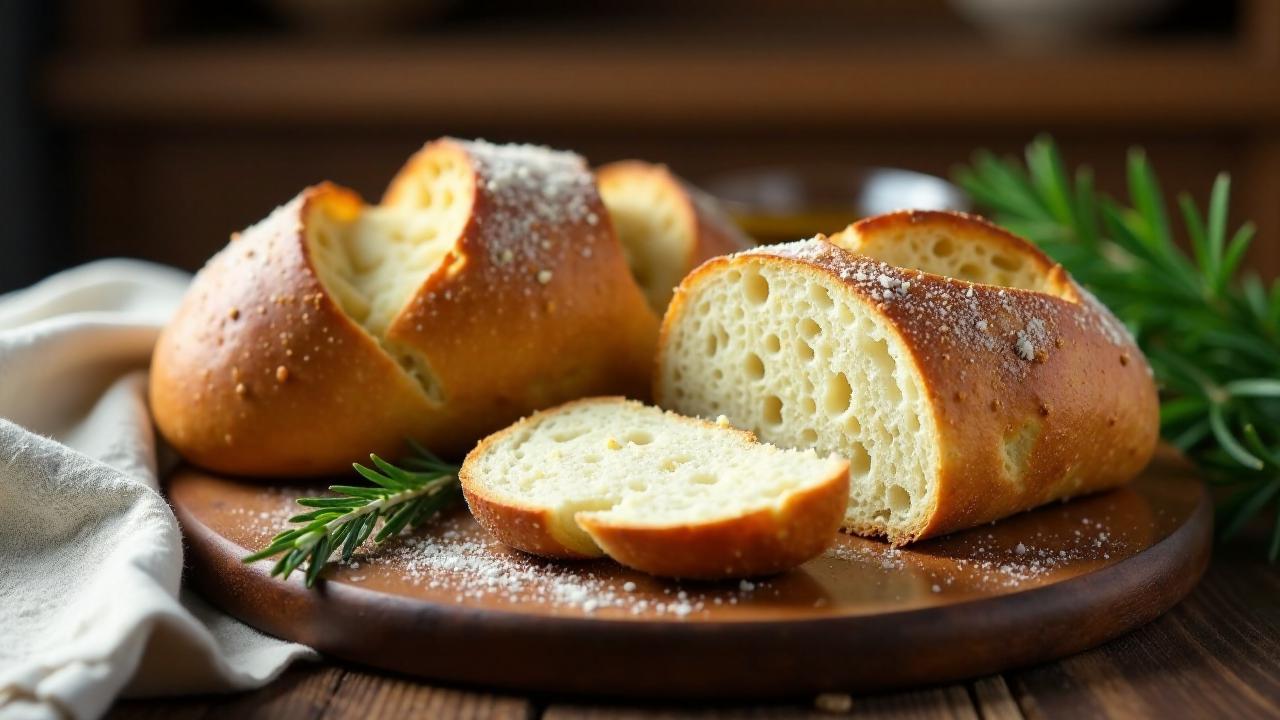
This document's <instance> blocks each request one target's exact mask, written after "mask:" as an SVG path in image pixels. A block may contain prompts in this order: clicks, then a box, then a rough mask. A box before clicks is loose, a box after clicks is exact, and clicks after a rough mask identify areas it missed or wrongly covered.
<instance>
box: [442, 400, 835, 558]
mask: <svg viewBox="0 0 1280 720" xmlns="http://www.w3.org/2000/svg"><path fill="white" fill-rule="evenodd" d="M622 402H626V401H625V400H624V399H623V398H619V397H602V398H585V399H582V400H575V401H572V402H568V403H565V404H563V405H560V406H558V407H555V408H551V409H548V410H544V411H541V412H538V413H535V414H534V415H532V416H530V417H528V418H525V419H523V420H521V421H520V422H517V423H515V424H513V425H511V426H510V427H508V428H505V429H503V430H500V431H498V432H497V433H494V434H493V435H490V436H489V437H487V438H485V439H484V440H482V441H481V442H480V443H479V444H478V445H477V446H476V447H475V449H474V450H472V451H471V452H470V453H468V455H467V459H466V461H464V462H463V465H462V470H461V471H460V472H459V474H458V477H459V479H460V481H461V483H462V491H463V495H464V496H465V497H466V500H467V505H468V506H469V507H470V508H471V513H472V515H474V516H475V518H476V520H477V521H478V522H479V523H480V524H481V525H482V526H483V527H484V528H485V529H486V530H488V531H489V533H490V534H492V535H493V536H494V537H495V538H497V539H498V540H499V541H500V542H502V543H503V544H505V545H508V546H510V547H514V548H516V549H518V550H522V551H524V552H528V553H532V554H534V555H540V556H543V557H550V558H560V559H575V558H588V557H599V556H600V555H601V554H607V555H608V556H610V557H612V558H613V559H614V560H616V561H618V562H619V563H622V564H623V565H626V566H628V567H632V568H635V569H637V570H640V571H642V572H647V573H650V574H652V575H660V576H664V577H682V578H699V579H713V578H727V577H751V576H755V575H765V574H769V573H776V572H781V571H783V570H786V569H789V568H792V567H795V566H797V565H799V564H801V563H803V562H805V561H806V560H809V559H810V558H813V557H814V556H816V555H818V554H820V553H821V552H822V551H823V550H825V549H826V547H827V546H828V545H829V544H830V543H831V541H832V539H833V538H834V536H835V533H836V532H837V531H838V530H839V528H840V521H841V519H842V517H843V514H844V506H845V498H846V497H847V496H848V494H849V471H848V470H849V465H848V463H847V462H842V463H841V464H840V466H839V469H838V471H837V472H835V473H833V474H832V476H831V477H830V478H828V479H827V480H826V481H825V482H823V483H822V484H820V485H816V486H814V487H812V488H809V489H808V490H805V491H802V492H797V493H794V494H792V495H791V496H790V497H788V498H787V501H786V502H785V503H784V504H783V505H782V507H780V508H778V509H776V510H772V511H770V510H760V511H756V512H752V513H749V514H746V515H743V516H740V517H736V518H728V519H723V520H718V521H714V522H707V523H692V524H678V525H671V526H665V527H658V526H634V525H627V524H624V523H616V522H615V523H611V522H608V521H607V520H606V519H605V518H604V517H602V516H601V515H600V514H599V513H593V512H579V513H577V514H576V515H575V516H574V520H573V521H574V522H576V523H577V524H578V525H579V526H580V527H581V528H582V529H583V530H584V531H585V532H586V533H587V534H588V535H590V537H591V540H592V541H594V543H595V544H596V546H597V547H596V548H595V549H590V548H586V547H582V546H581V545H577V546H574V544H573V541H572V540H571V539H569V538H565V537H563V535H562V534H561V533H558V532H557V531H556V524H555V522H554V518H553V517H552V513H550V512H549V511H548V510H546V509H544V508H536V507H530V506H525V505H520V504H518V503H515V502H511V501H509V500H504V499H498V498H495V497H493V496H491V495H490V494H488V493H486V492H485V489H484V484H483V481H482V480H481V479H480V478H477V477H476V476H475V474H474V464H475V462H477V461H478V459H479V458H480V457H482V456H483V455H484V454H485V453H487V452H488V451H489V449H490V448H491V447H493V446H494V445H495V444H497V443H499V442H502V441H503V440H504V439H505V438H506V437H507V436H508V435H511V434H513V433H517V432H519V431H520V430H522V429H523V428H525V427H527V426H528V425H531V424H535V423H537V422H539V421H540V419H541V418H542V417H544V416H545V415H548V414H553V413H558V412H562V411H564V410H567V409H570V408H572V407H575V406H578V405H582V404H599V403H622ZM669 415H671V416H672V417H675V418H678V419H679V420H681V421H683V422H688V423H692V424H698V425H704V426H713V423H708V422H706V421H704V420H699V419H697V418H688V417H684V416H680V415H675V414H674V413H669ZM716 427H719V426H716ZM723 429H724V430H726V431H732V432H736V433H738V434H739V435H741V436H742V437H743V439H745V440H747V441H749V442H757V440H756V437H755V435H753V434H752V433H750V432H748V431H745V430H740V429H737V428H723Z"/></svg>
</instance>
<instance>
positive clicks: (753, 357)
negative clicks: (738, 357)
mask: <svg viewBox="0 0 1280 720" xmlns="http://www.w3.org/2000/svg"><path fill="white" fill-rule="evenodd" d="M743 365H744V367H746V370H747V377H749V378H751V379H752V380H759V379H760V378H763V377H764V361H763V360H761V359H760V356H759V355H757V354H755V353H747V359H746V361H745V362H743Z"/></svg>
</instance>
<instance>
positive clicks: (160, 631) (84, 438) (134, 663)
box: [0, 260, 315, 718]
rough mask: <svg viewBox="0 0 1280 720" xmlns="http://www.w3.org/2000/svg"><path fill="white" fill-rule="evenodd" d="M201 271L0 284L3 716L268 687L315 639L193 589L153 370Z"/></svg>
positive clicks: (63, 713) (115, 263) (126, 272)
mask: <svg viewBox="0 0 1280 720" xmlns="http://www.w3.org/2000/svg"><path fill="white" fill-rule="evenodd" d="M189 280H190V278H189V277H188V276H187V275H185V274H183V273H180V272H178V271H176V270H171V269H168V268H164V267H161V266H158V265H151V264H148V263H143V262H137V261H130V260H106V261H101V262H96V263H92V264H89V265H85V266H82V267H79V268H76V269H73V270H69V271H67V272H64V273H61V274H59V275H55V276H53V277H51V278H49V279H47V280H45V281H43V282H41V283H39V284H37V285H35V286H33V287H31V288H28V289H25V290H20V291H17V292H14V293H11V294H8V295H5V296H2V297H0V718H10V717H14V718H27V717H31V718H44V717H49V718H62V717H68V716H69V717H74V718H95V717H99V716H101V715H102V714H103V713H105V712H106V711H107V709H108V708H109V707H110V705H111V703H112V701H113V700H114V699H115V697H116V696H117V695H119V694H121V693H122V692H123V693H124V694H128V695H160V694H181V693H195V692H214V691H226V690H233V689H243V688H251V687H258V686H261V685H264V684H266V683H267V682H270V681H271V680H272V679H274V678H275V677H276V676H277V675H278V674H279V673H280V672H281V671H282V670H283V669H284V668H285V666H287V665H288V664H289V663H290V662H292V661H293V660H295V659H298V658H303V657H314V656H315V653H314V651H312V650H310V649H309V648H306V647H304V646H302V645H297V644H294V643H288V642H284V641H281V640H277V639H275V638H271V637H268V636H266V635H263V634H261V633H259V632H257V631H255V630H253V629H252V628H249V627H248V626H246V625H244V624H242V623H240V622H238V621H236V620H233V619H231V618H230V617H228V616H226V615H224V614H222V613H221V612H219V611H217V610H215V609H213V608H211V607H209V606H207V605H205V604H204V603H203V602H201V601H200V600H199V598H197V597H195V596H192V595H189V594H187V593H182V592H181V591H180V580H181V576H182V538H181V535H180V532H179V528H178V523H177V521H176V520H175V519H174V516H173V513H172V512H171V511H170V509H169V506H168V504H166V503H165V501H164V498H162V497H161V496H160V493H159V482H158V479H157V478H158V472H160V471H161V470H163V468H161V467H158V466H159V465H160V461H158V460H157V457H156V450H157V447H156V440H155V434H154V431H153V430H152V425H151V418H150V415H149V414H148V411H147V403H146V386H147V383H146V369H147V364H148V362H149V360H150V357H151V347H152V345H153V344H154V343H155V340H156V336H157V335H158V333H159V330H160V327H161V326H162V325H163V324H164V323H165V321H166V320H168V318H169V316H170V315H171V314H172V313H173V311H174V310H175V309H176V307H177V304H178V301H179V299H180V298H181V297H182V293H183V291H184V290H185V289H186V286H187V283H188V282H189ZM166 464H167V463H166Z"/></svg>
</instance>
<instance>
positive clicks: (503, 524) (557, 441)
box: [460, 398, 848, 578]
mask: <svg viewBox="0 0 1280 720" xmlns="http://www.w3.org/2000/svg"><path fill="white" fill-rule="evenodd" d="M460 477H461V480H462V489H463V492H464V493H465V494H466V498H467V503H468V505H470V507H471V512H472V514H473V515H475V517H476V519H477V520H478V521H479V522H480V524H481V525H483V526H484V527H485V528H486V529H487V530H488V531H489V532H490V533H492V534H493V535H494V536H496V537H497V538H498V539H499V540H501V541H502V542H503V543H506V544H507V545H510V546H512V547H515V548H518V549H520V550H523V551H525V552H529V553H533V554H536V555H542V556H545V557H552V558H588V557H598V556H600V555H602V554H605V555H608V556H610V557H612V558H613V559H615V560H617V561H618V562H620V563H622V564H623V565H627V566H630V567H633V568H636V569H638V570H642V571H644V572H648V573H652V574H654V575H664V576H669V577H684V578H724V577H749V576H753V575H761V574H766V573H773V572H778V571H781V570H785V569H787V568H790V567H793V566H795V565H799V564H800V563H802V562H804V561H805V560H808V559H809V558H811V557H813V556H815V555H817V554H819V553H821V552H822V550H823V549H824V548H826V547H827V545H828V544H829V543H830V542H831V540H832V537H833V536H834V534H835V532H836V531H837V530H838V529H839V527H840V520H841V518H842V517H843V515H844V506H845V498H846V497H847V496H848V463H847V462H846V461H844V460H842V459H839V458H837V457H834V456H833V457H819V456H818V455H816V454H815V453H814V452H813V451H812V450H807V451H804V452H800V451H796V450H780V449H778V448H776V447H773V446H772V445H762V444H760V443H758V442H756V439H755V438H754V437H753V436H752V435H751V434H750V433H748V432H744V431H741V430H736V429H733V428H731V427H729V426H728V425H727V424H723V423H721V424H715V423H710V422H705V421H701V420H694V419H691V418H686V417H681V416H679V415H675V414H673V413H664V412H663V411H661V410H659V409H657V408H654V407H652V406H646V405H642V404H640V403H637V402H634V401H625V400H622V399H621V398H595V399H589V400H581V401H577V402H571V403H568V404H566V405H562V406H560V407H558V408H555V409H552V410H547V411H544V412H540V413H537V414H535V415H533V416H532V417H529V418H526V419H524V420H521V421H520V422H518V423H516V424H515V425H512V426H511V427H509V428H507V429H505V430H502V431H501V432H498V433H497V434H495V435H493V436H491V437H489V438H487V439H485V440H484V441H483V442H481V443H480V445H479V446H477V447H476V449H475V450H473V451H472V452H471V454H469V455H468V456H467V459H466V462H465V463H464V464H463V466H462V471H461V473H460Z"/></svg>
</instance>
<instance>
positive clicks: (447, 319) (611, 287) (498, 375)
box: [151, 140, 657, 475]
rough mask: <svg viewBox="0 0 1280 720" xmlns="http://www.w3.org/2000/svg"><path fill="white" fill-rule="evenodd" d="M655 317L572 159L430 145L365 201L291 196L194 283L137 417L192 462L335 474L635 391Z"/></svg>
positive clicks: (336, 192)
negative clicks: (147, 405)
mask: <svg viewBox="0 0 1280 720" xmlns="http://www.w3.org/2000/svg"><path fill="white" fill-rule="evenodd" d="M656 337H657V318H656V317H655V315H654V313H653V312H652V310H650V309H649V307H648V305H647V303H646V302H645V299H644V296H643V294H642V293H641V292H640V290H639V288H638V287H637V286H636V285H635V284H634V283H633V282H632V280H631V278H630V274H629V271H628V269H627V265H626V262H625V259H624V257H623V252H622V249H621V246H620V245H619V243H618V240H617V237H616V236H615V234H614V232H613V230H612V227H611V225H610V222H609V218H608V215H607V214H606V211H605V208H604V205H603V204H602V202H601V201H600V196H599V194H598V193H597V191H596V186H595V182H594V179H593V176H592V174H591V172H590V171H589V169H588V168H587V166H586V164H585V163H584V162H583V160H582V159H581V158H580V157H578V156H577V155H573V154H571V153H565V152H555V151H551V150H548V149H545V148H539V147H532V146H527V145H492V144H489V143H483V142H462V141H457V140H442V141H438V142H434V143H430V144H428V145H427V146H426V147H425V148H424V149H423V150H422V151H421V152H419V153H418V154H417V155H415V156H414V157H413V158H412V159H411V160H410V161H409V162H408V164H407V165H406V166H405V168H404V169H403V170H402V171H401V172H400V173H399V174H398V175H397V176H396V178H395V179H394V180H393V181H392V183H391V185H390V187H389V189H388V191H387V193H386V195H385V197H384V198H383V200H382V202H381V204H379V205H374V206H371V205H366V204H365V203H364V202H363V201H362V200H361V199H360V197H359V196H357V195H356V194H355V193H353V192H351V191H349V190H345V189H342V188H339V187H336V186H334V185H329V184H325V185H319V186H316V187H313V188H309V189H307V190H305V191H303V192H302V194H301V195H299V196H298V197H297V198H295V199H294V200H293V201H292V202H290V203H288V204H287V205H285V206H283V207H281V208H280V209H278V210H277V211H276V212H275V213H273V214H272V215H271V216H270V217H269V218H268V219H267V220H265V221H263V222H262V223H259V224H258V225H255V226H254V227H252V228H250V229H248V230H246V231H245V232H244V233H243V234H241V235H240V236H239V237H237V238H233V240H232V242H231V243H230V244H229V245H228V246H227V247H226V249H224V250H223V251H222V252H220V253H219V254H218V255H217V256H216V257H214V258H213V259H212V260H211V261H210V262H209V263H208V265H206V266H205V268H204V269H203V270H201V271H200V273H199V274H198V275H197V276H196V278H195V281H194V282H193V284H192V286H191V289H190V291H189V292H188V294H187V297H186V299H185V301H184V302H183V304H182V307H181V308H180V309H179V311H178V313H177V315H176V317H175V318H174V320H173V322H172V323H171V324H170V325H169V327H168V328H166V329H165V331H164V333H163V334H162V335H161V337H160V340H159V343H158V344H157V346H156V350H155V354H154V358H153V363H152V371H151V405H152V409H153V411H154V414H155V418H156V422H157V425H158V427H159V429H160V431H161V432H162V433H163V434H164V436H165V437H166V438H167V439H168V440H169V442H170V443H172V444H173V445H174V447H175V448H177V450H178V451H179V452H181V453H182V455H184V456H185V457H186V458H187V459H188V460H191V461H192V462H195V463H197V464H200V465H203V466H205V467H207V468H210V469H213V470H219V471H224V472H229V473H240V474H250V475H307V474H318V473H328V472H336V471H341V470H344V469H346V468H349V467H350V463H351V461H352V460H353V459H355V458H359V457H363V456H365V455H367V454H368V453H369V452H378V453H387V454H389V455H392V456H394V455H396V454H398V453H399V452H400V447H401V444H402V443H403V441H404V439H405V438H414V439H417V440H419V441H421V442H422V443H423V444H425V445H427V446H428V447H431V448H432V449H433V450H435V451H436V452H438V453H441V454H445V455H449V454H456V455H461V454H462V453H464V452H466V451H467V450H469V449H470V448H471V447H472V445H473V444H474V443H475V441H476V440H478V439H479V438H481V437H483V436H484V435H486V434H488V433H490V432H492V431H494V430H496V429H498V428H501V427H503V426H504V425H506V424H508V423H510V422H511V421H513V420H515V419H517V418H519V417H520V416H522V415H525V414H527V413H529V412H531V411H533V410H535V409H537V408H542V407H547V406H549V405H553V404H556V403H559V402H563V401H565V400H568V399H573V398H578V397H582V396H584V395H591V394H599V393H605V392H609V393H625V394H631V395H635V396H641V397H643V396H645V395H647V390H648V377H649V375H650V373H651V367H652V357H653V349H654V345H655V342H656Z"/></svg>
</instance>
